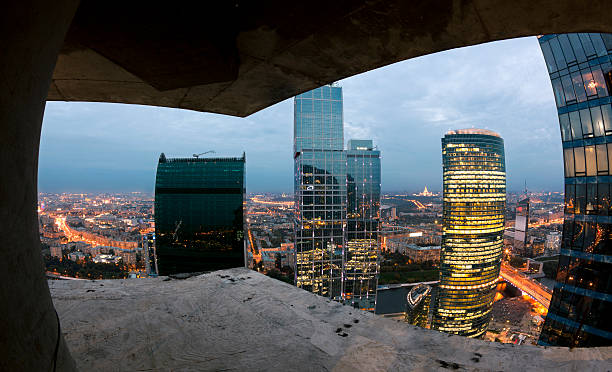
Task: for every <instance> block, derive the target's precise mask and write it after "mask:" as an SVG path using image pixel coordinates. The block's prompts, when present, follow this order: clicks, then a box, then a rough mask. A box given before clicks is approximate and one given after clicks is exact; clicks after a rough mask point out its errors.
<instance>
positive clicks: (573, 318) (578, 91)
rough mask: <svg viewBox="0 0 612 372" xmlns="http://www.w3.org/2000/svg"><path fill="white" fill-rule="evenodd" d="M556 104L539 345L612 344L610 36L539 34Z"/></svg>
mask: <svg viewBox="0 0 612 372" xmlns="http://www.w3.org/2000/svg"><path fill="white" fill-rule="evenodd" d="M539 42H540V48H541V49H542V54H543V55H544V60H545V61H546V67H547V68H548V73H549V75H550V80H551V83H552V88H553V92H554V96H555V102H556V104H557V114H558V115H559V124H560V127H561V140H562V143H563V158H564V163H565V221H564V224H563V238H562V241H561V252H560V259H559V266H558V268H557V275H556V278H555V280H556V283H555V286H554V291H553V296H552V301H551V303H550V307H549V309H548V315H547V316H546V320H545V322H544V326H543V327H542V333H541V334H540V339H539V341H538V342H539V344H541V345H555V346H571V347H587V346H611V345H612V318H611V317H610V315H609V314H610V313H612V239H611V235H610V234H611V233H612V208H611V204H610V192H611V190H610V186H611V185H612V107H611V106H610V103H611V102H612V97H611V94H610V92H611V89H612V84H611V82H612V79H611V78H612V63H611V57H612V34H596V33H578V34H562V35H557V34H554V35H544V36H541V37H539Z"/></svg>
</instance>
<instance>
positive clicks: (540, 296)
mask: <svg viewBox="0 0 612 372" xmlns="http://www.w3.org/2000/svg"><path fill="white" fill-rule="evenodd" d="M499 275H500V276H501V277H502V278H503V279H504V280H505V281H507V282H509V283H510V284H512V285H513V286H515V287H516V288H518V289H520V290H521V291H523V293H524V294H526V295H528V296H529V297H531V298H533V299H534V300H535V301H537V302H538V303H540V304H541V305H542V306H544V307H545V308H547V309H548V307H549V306H550V300H551V299H552V293H551V292H550V291H549V290H548V288H546V287H544V286H543V285H542V284H540V283H539V282H538V281H536V280H534V279H532V278H530V277H528V276H527V275H525V274H523V273H521V272H520V271H518V270H517V269H515V268H514V267H512V266H510V265H509V264H507V263H505V262H502V265H501V270H500V274H499Z"/></svg>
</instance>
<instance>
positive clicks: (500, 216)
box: [432, 128, 506, 337]
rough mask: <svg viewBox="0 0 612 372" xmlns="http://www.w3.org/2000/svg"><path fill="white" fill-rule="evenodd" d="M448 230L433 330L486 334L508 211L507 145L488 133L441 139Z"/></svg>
mask: <svg viewBox="0 0 612 372" xmlns="http://www.w3.org/2000/svg"><path fill="white" fill-rule="evenodd" d="M442 162H443V190H444V195H443V203H444V204H443V227H442V250H441V257H440V285H439V287H438V293H437V297H436V298H435V305H434V306H435V307H434V313H433V324H432V328H433V329H437V330H439V331H443V332H447V333H453V334H458V335H462V336H468V337H478V336H480V335H482V334H483V333H484V332H485V331H486V329H487V326H488V324H489V320H490V318H491V307H492V305H493V299H494V296H495V287H496V284H497V280H498V277H499V270H500V263H501V257H502V249H503V233H504V216H505V208H506V166H505V160H504V141H503V139H502V138H501V137H500V136H499V134H497V133H495V132H492V131H490V130H485V129H473V128H472V129H462V130H452V131H449V132H448V133H446V135H445V136H444V138H442Z"/></svg>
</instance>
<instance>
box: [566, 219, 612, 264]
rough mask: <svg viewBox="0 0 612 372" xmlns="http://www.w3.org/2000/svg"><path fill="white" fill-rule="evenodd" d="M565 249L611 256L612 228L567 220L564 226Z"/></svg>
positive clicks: (594, 223) (606, 225)
mask: <svg viewBox="0 0 612 372" xmlns="http://www.w3.org/2000/svg"><path fill="white" fill-rule="evenodd" d="M563 248H564V249H571V250H576V251H580V252H586V253H592V254H603V255H608V254H611V253H612V226H610V225H609V224H602V223H596V222H585V221H572V220H566V221H565V222H564V224H563ZM563 258H564V259H568V258H567V257H563Z"/></svg>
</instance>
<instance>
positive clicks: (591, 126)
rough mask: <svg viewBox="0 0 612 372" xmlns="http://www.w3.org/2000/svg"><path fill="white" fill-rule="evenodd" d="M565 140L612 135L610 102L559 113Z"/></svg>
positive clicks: (562, 135)
mask: <svg viewBox="0 0 612 372" xmlns="http://www.w3.org/2000/svg"><path fill="white" fill-rule="evenodd" d="M559 123H560V125H561V138H562V140H563V141H572V140H581V139H583V138H591V137H601V136H604V135H612V108H611V107H610V105H609V104H606V105H602V106H595V107H591V108H586V109H582V110H580V111H572V112H570V113H567V114H562V115H559Z"/></svg>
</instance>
